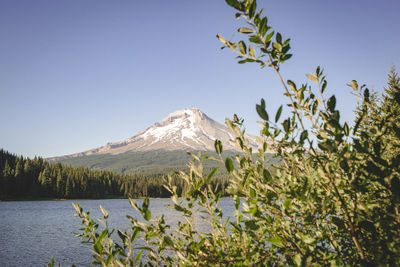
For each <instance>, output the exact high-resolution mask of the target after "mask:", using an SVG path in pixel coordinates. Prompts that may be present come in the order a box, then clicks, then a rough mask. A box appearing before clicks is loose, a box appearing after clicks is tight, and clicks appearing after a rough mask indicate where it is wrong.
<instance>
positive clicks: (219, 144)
mask: <svg viewBox="0 0 400 267" xmlns="http://www.w3.org/2000/svg"><path fill="white" fill-rule="evenodd" d="M214 147H215V152H217V154H218V155H221V153H222V142H221V140H218V139H216V140H215V142H214Z"/></svg>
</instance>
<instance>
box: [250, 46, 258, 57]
mask: <svg viewBox="0 0 400 267" xmlns="http://www.w3.org/2000/svg"><path fill="white" fill-rule="evenodd" d="M249 56H251V57H255V56H256V51H254V48H253V47H252V46H251V45H250V46H249Z"/></svg>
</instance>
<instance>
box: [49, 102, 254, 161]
mask: <svg viewBox="0 0 400 267" xmlns="http://www.w3.org/2000/svg"><path fill="white" fill-rule="evenodd" d="M235 138H236V134H235V133H233V132H232V131H230V130H229V129H228V128H227V127H225V126H224V125H222V124H220V123H218V122H216V121H214V120H212V119H211V118H209V117H208V116H207V115H206V114H205V113H203V112H202V111H201V110H199V109H197V108H185V109H182V110H178V111H175V112H172V113H170V114H169V115H168V116H167V117H166V118H165V119H164V120H162V121H161V122H160V123H155V124H154V125H152V126H150V127H149V128H147V129H146V130H144V131H142V132H140V133H138V134H137V135H135V136H133V137H131V138H128V139H125V140H123V141H121V142H115V143H108V144H107V145H105V146H102V147H99V148H94V149H91V150H88V151H85V152H81V153H77V154H73V155H69V156H64V157H61V158H64V159H65V158H70V157H78V156H87V155H93V154H122V153H126V152H131V151H132V152H134V151H150V150H170V151H171V150H203V151H211V150H214V142H215V139H219V140H221V142H222V144H223V147H224V150H236V145H235V142H234V139H235ZM246 138H247V141H248V142H249V145H250V146H251V147H254V148H256V147H258V145H257V142H256V139H255V137H253V136H250V135H246ZM58 159H59V158H56V159H55V160H58Z"/></svg>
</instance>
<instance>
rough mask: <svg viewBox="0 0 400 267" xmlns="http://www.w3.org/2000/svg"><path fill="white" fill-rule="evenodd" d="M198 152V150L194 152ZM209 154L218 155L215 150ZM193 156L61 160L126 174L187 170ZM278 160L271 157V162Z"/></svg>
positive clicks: (209, 164)
mask: <svg viewBox="0 0 400 267" xmlns="http://www.w3.org/2000/svg"><path fill="white" fill-rule="evenodd" d="M194 153H196V152H194ZM237 153H238V152H236V151H225V152H224V153H223V157H224V158H225V157H233V156H234V155H235V154H237ZM208 155H210V156H214V157H216V156H217V155H216V153H215V152H209V153H208ZM190 159H191V157H190V156H189V155H188V154H187V152H186V151H182V150H175V151H165V150H153V151H141V152H128V153H123V154H118V155H112V154H101V155H90V156H80V157H73V158H66V159H62V160H60V161H59V162H61V163H63V164H66V165H71V166H72V167H78V166H83V167H88V168H90V169H97V170H110V171H113V172H118V173H126V174H133V173H136V174H150V173H151V174H152V175H154V174H157V173H159V174H167V173H169V172H171V171H174V170H185V169H186V166H187V164H188V162H189V160H190ZM272 162H277V161H276V160H272V159H271V158H270V163H272ZM216 165H217V163H216V162H213V161H208V162H207V163H206V167H212V166H216Z"/></svg>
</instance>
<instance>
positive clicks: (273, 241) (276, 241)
mask: <svg viewBox="0 0 400 267" xmlns="http://www.w3.org/2000/svg"><path fill="white" fill-rule="evenodd" d="M267 241H268V243H270V244H271V245H274V246H277V247H280V248H282V247H283V243H282V238H281V237H279V236H273V237H271V238H269V239H268V240H267Z"/></svg>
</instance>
